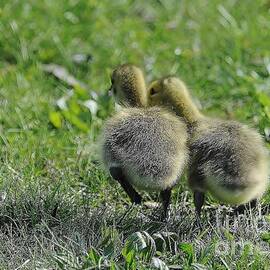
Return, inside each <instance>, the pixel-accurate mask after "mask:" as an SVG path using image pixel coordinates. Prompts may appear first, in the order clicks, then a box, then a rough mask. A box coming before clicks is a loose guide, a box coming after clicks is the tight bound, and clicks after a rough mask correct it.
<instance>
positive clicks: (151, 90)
mask: <svg viewBox="0 0 270 270" xmlns="http://www.w3.org/2000/svg"><path fill="white" fill-rule="evenodd" d="M155 94H157V91H156V90H155V89H154V88H153V87H152V88H151V89H150V95H151V96H153V95H155Z"/></svg>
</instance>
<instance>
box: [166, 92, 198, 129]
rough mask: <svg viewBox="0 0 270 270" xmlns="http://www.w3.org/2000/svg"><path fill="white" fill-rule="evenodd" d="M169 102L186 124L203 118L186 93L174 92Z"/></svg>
mask: <svg viewBox="0 0 270 270" xmlns="http://www.w3.org/2000/svg"><path fill="white" fill-rule="evenodd" d="M170 104H171V105H172V106H173V110H174V111H175V112H176V114H177V115H179V116H181V117H183V118H184V119H185V120H186V122H187V123H188V124H193V123H196V122H197V121H199V120H200V119H202V118H203V115H202V114H201V112H200V111H199V110H198V108H197V107H196V105H195V104H194V103H193V101H192V100H191V98H190V96H188V95H185V96H183V95H179V94H177V93H175V94H174V96H173V97H171V98H170Z"/></svg>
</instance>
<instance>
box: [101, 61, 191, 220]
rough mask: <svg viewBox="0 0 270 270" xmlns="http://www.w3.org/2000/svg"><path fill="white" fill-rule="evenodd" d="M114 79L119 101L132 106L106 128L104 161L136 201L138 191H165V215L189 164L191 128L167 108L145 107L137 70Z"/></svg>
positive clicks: (128, 68) (118, 72) (125, 71)
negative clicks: (173, 191) (174, 191)
mask: <svg viewBox="0 0 270 270" xmlns="http://www.w3.org/2000/svg"><path fill="white" fill-rule="evenodd" d="M111 80H112V87H111V90H112V91H113V93H114V96H115V97H116V100H117V101H118V102H119V103H120V104H122V105H123V104H124V105H126V106H128V107H126V108H123V109H122V110H121V111H119V112H118V113H116V114H115V115H114V116H113V117H111V118H110V119H109V120H108V121H107V122H106V124H105V126H104V132H103V139H102V159H103V163H104V165H105V167H106V168H107V170H108V171H109V172H110V174H111V176H112V178H114V179H115V180H117V181H118V182H119V183H120V184H121V186H122V188H123V189H124V190H125V191H126V193H127V194H128V196H129V197H130V199H131V201H132V202H133V203H136V204H139V203H141V201H142V198H141V196H140V195H139V193H138V192H137V191H136V190H135V189H138V190H145V191H158V192H160V197H161V199H162V204H163V208H164V216H165V217H166V215H167V208H168V205H169V202H170V196H171V189H172V187H173V186H174V185H175V184H176V183H177V181H178V180H179V178H180V176H181V174H182V173H183V170H184V168H185V165H186V164H187V161H188V148H187V139H188V133H187V128H186V125H185V123H184V122H183V121H180V120H179V118H178V117H177V116H175V115H174V114H172V113H170V112H168V110H165V109H162V108H159V107H151V108H146V107H144V106H145V105H147V99H146V97H147V95H146V93H147V92H146V87H145V82H144V77H143V74H142V72H141V70H140V69H138V68H137V67H134V66H132V65H123V66H120V67H118V68H117V69H116V70H114V72H113V74H112V78H111Z"/></svg>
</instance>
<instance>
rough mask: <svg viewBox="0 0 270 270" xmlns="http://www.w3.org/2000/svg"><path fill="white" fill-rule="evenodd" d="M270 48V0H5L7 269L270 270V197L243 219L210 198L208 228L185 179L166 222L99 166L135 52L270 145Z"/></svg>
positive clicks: (0, 243) (2, 86)
mask: <svg viewBox="0 0 270 270" xmlns="http://www.w3.org/2000/svg"><path fill="white" fill-rule="evenodd" d="M269 48H270V2H269V1H268V0H256V1H255V0H246V1H235V0H226V1H221V0H220V1H218V0H211V1H210V0H208V1H207V0H196V1H187V0H182V1H178V0H169V1H165V0H159V1H158V0H151V1H141V0H138V1H132V0H116V1H109V0H103V1H97V0H83V1H79V0H62V1H54V0H44V1H35V0H29V1H18V0H2V1H1V2H0V144H1V157H0V162H1V166H0V269H270V246H269V243H270V217H269V216H268V213H269V210H268V205H269V203H270V193H268V194H265V196H264V197H263V199H262V201H261V205H260V206H259V207H258V209H256V210H254V211H253V212H247V213H246V214H245V215H241V216H238V217H234V218H232V217H230V216H229V215H228V213H229V210H230V209H228V208H226V207H224V206H222V207H221V206H220V205H219V204H217V203H216V202H215V201H213V200H212V199H211V198H208V205H207V206H206V208H205V210H204V211H203V228H202V230H199V228H197V227H196V226H193V225H192V224H193V223H194V210H193V201H192V195H191V193H190V192H189V190H188V188H187V185H186V179H185V177H184V178H183V181H181V184H180V185H179V186H178V187H177V188H176V189H175V190H174V193H173V203H172V205H171V209H170V216H169V219H168V221H167V223H165V222H160V221H159V219H158V216H159V211H158V210H150V209H146V208H144V207H137V206H136V207H135V206H134V207H132V206H131V205H130V203H129V200H128V198H127V197H126V195H125V194H124V193H123V192H122V190H121V189H120V187H119V186H118V185H117V184H116V183H114V182H113V181H112V180H111V179H109V177H108V176H107V175H105V174H104V172H103V171H102V170H101V169H100V168H99V166H98V165H97V162H96V143H95V140H96V138H97V136H98V134H99V132H100V128H101V127H102V123H103V121H104V119H106V118H107V117H109V115H110V114H111V113H113V108H114V105H113V101H112V100H111V98H110V97H108V96H107V95H106V91H105V90H106V89H108V87H109V85H110V80H109V75H110V73H111V71H112V69H113V68H114V67H115V66H117V65H118V64H121V63H125V62H130V63H134V64H137V65H139V66H141V67H142V68H143V69H144V71H145V74H146V78H147V81H148V82H149V81H151V80H152V79H154V78H158V77H160V76H163V75H167V74H175V75H177V76H179V77H181V78H182V79H183V80H184V81H185V82H186V83H187V84H188V86H189V87H190V88H191V89H192V91H193V94H194V96H195V97H196V99H197V102H198V104H200V106H201V107H202V109H203V110H204V111H205V112H206V113H207V114H208V115H213V116H221V117H223V118H234V119H238V120H241V121H242V122H245V123H249V124H250V125H251V126H254V127H256V128H257V129H258V130H259V131H260V133H261V134H262V135H263V136H264V137H265V140H266V142H267V141H268V142H269V141H270V50H269ZM48 64H57V65H60V66H61V67H63V68H65V70H66V71H68V72H69V74H71V75H72V76H74V77H75V78H76V79H77V80H78V81H79V83H78V82H76V83H72V82H71V83H70V82H65V81H64V80H63V79H61V78H60V79H59V78H56V77H55V76H54V75H53V74H51V73H48V72H46V71H45V69H48V67H51V66H46V65H48ZM89 100H90V101H89ZM268 145H269V144H268ZM145 198H147V199H153V200H156V199H157V196H156V195H155V194H151V197H150V195H147V194H145Z"/></svg>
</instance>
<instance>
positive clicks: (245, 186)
mask: <svg viewBox="0 0 270 270" xmlns="http://www.w3.org/2000/svg"><path fill="white" fill-rule="evenodd" d="M149 104H150V105H157V104H163V105H164V106H167V107H168V108H173V111H175V112H176V114H177V115H179V116H181V117H183V118H184V119H185V121H186V122H187V124H188V125H189V127H190V128H191V129H190V131H191V139H190V140H189V148H190V166H189V171H190V176H189V184H190V186H191V188H192V189H193V190H194V191H198V192H202V193H204V192H206V191H210V193H211V194H212V195H213V196H214V197H216V198H217V199H219V200H220V201H222V202H225V203H229V204H232V205H238V204H242V203H246V202H249V201H251V200H253V199H256V198H259V197H261V196H262V194H263V193H264V192H265V190H266V188H267V186H268V176H269V169H268V153H267V150H266V148H265V146H264V144H263V140H262V138H261V136H260V135H259V134H258V133H257V132H256V131H255V130H254V129H252V128H249V127H248V126H246V125H244V124H241V123H239V122H236V121H225V120H219V119H212V118H209V117H205V116H203V115H202V114H201V113H200V112H199V110H198V109H197V107H196V106H195V105H194V103H193V102H192V99H191V97H190V95H189V92H188V90H187V88H186V86H185V84H184V83H183V82H182V81H181V80H179V79H178V78H174V77H168V78H165V79H161V80H159V81H155V82H153V83H152V84H151V85H150V87H149Z"/></svg>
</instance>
